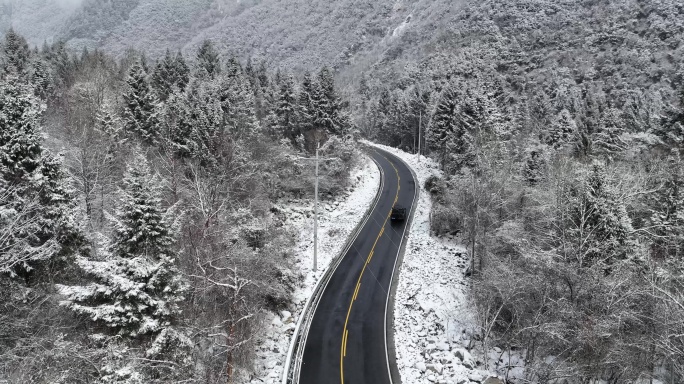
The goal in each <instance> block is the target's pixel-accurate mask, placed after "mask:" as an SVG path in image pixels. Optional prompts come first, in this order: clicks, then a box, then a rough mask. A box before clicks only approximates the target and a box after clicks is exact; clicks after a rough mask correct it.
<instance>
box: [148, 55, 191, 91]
mask: <svg viewBox="0 0 684 384" xmlns="http://www.w3.org/2000/svg"><path fill="white" fill-rule="evenodd" d="M189 76H190V69H189V68H188V65H187V64H186V63H185V58H184V57H183V54H182V53H181V52H180V51H178V53H177V54H176V55H175V56H173V55H172V54H171V52H170V51H169V50H168V49H167V50H166V54H165V55H164V57H163V58H162V59H161V60H159V61H158V62H157V65H156V66H155V68H154V72H153V73H152V79H151V81H150V85H151V86H152V87H153V88H154V90H155V92H156V94H157V97H158V98H159V99H160V100H161V101H166V99H167V98H168V97H169V94H171V92H173V90H174V88H176V89H178V90H181V91H183V90H185V87H186V86H187V85H188V81H189Z"/></svg>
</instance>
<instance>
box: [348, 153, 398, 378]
mask: <svg viewBox="0 0 684 384" xmlns="http://www.w3.org/2000/svg"><path fill="white" fill-rule="evenodd" d="M380 156H382V155H380ZM382 157H384V158H385V160H387V162H388V163H390V165H391V166H392V168H394V172H395V173H396V175H397V193H396V195H395V196H394V203H393V204H392V208H394V205H395V204H396V203H397V201H398V200H399V191H400V190H401V186H400V182H401V177H399V170H398V169H397V167H395V166H394V164H393V163H392V162H391V161H389V159H388V158H386V157H385V156H382ZM392 208H390V211H389V213H387V217H385V221H384V222H383V223H382V228H380V233H378V237H376V238H375V243H373V247H372V248H371V251H370V253H368V257H367V258H366V263H365V264H364V265H363V268H362V269H361V273H360V274H359V278H358V280H357V281H356V288H355V289H354V294H353V295H352V299H351V301H350V302H349V309H348V310H347V317H346V319H345V320H344V328H343V329H342V346H341V347H340V381H341V383H342V384H344V358H345V357H346V356H347V339H348V338H349V330H348V329H347V325H348V324H349V315H350V314H351V310H352V307H353V306H354V302H355V301H356V298H357V297H358V295H359V290H360V289H361V278H363V274H364V273H365V272H366V267H368V264H369V263H370V262H371V260H372V259H373V254H374V253H375V246H376V245H378V241H379V240H380V237H382V235H383V234H384V233H385V225H387V221H388V220H389V218H390V216H391V215H392Z"/></svg>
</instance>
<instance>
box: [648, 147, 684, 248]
mask: <svg viewBox="0 0 684 384" xmlns="http://www.w3.org/2000/svg"><path fill="white" fill-rule="evenodd" d="M666 163H667V167H666V169H667V172H668V173H667V175H666V176H665V181H664V183H663V185H662V186H661V187H660V188H659V189H658V191H656V193H654V194H653V196H652V197H651V217H650V222H651V225H652V226H653V227H654V228H655V229H654V233H655V235H656V236H655V239H654V241H653V244H652V246H651V249H652V252H653V255H654V256H655V257H656V258H658V259H664V258H669V257H674V258H681V256H682V255H684V169H683V168H682V167H683V166H684V164H682V160H681V157H680V155H679V152H678V151H672V154H671V155H670V156H669V157H668V158H667V161H666Z"/></svg>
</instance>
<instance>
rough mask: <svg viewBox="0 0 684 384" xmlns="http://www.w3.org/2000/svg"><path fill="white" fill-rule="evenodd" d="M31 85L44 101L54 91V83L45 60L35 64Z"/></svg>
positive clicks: (37, 61)
mask: <svg viewBox="0 0 684 384" xmlns="http://www.w3.org/2000/svg"><path fill="white" fill-rule="evenodd" d="M31 83H32V84H33V86H34V89H35V94H36V96H38V97H39V98H40V99H42V100H46V99H47V98H48V96H49V95H50V94H52V91H53V90H54V81H53V79H52V74H51V73H50V69H49V68H48V66H47V64H46V63H45V62H44V61H43V60H36V61H35V63H34V64H33V74H32V76H31Z"/></svg>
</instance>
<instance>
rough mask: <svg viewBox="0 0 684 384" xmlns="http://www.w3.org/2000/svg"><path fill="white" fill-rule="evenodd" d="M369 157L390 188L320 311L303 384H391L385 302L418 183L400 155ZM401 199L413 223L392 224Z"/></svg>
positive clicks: (371, 151)
mask: <svg viewBox="0 0 684 384" xmlns="http://www.w3.org/2000/svg"><path fill="white" fill-rule="evenodd" d="M368 153H369V154H370V156H372V157H373V158H374V159H375V160H376V161H377V163H378V164H379V165H380V167H381V168H382V170H383V172H384V180H385V183H384V187H383V190H382V191H381V197H380V199H379V201H378V204H377V206H376V207H375V209H374V210H373V211H372V213H371V217H370V219H369V220H368V221H367V222H366V224H365V226H364V227H363V229H362V230H361V232H359V235H358V236H357V238H356V239H355V240H354V242H353V245H352V246H351V248H350V249H349V252H347V254H346V255H344V258H343V259H342V261H341V262H340V264H339V266H338V267H337V269H336V271H335V273H334V274H333V276H332V278H331V279H330V281H329V283H328V285H327V286H326V288H325V291H324V292H323V295H322V297H321V300H320V302H319V304H318V306H317V307H316V310H315V313H314V317H313V321H312V323H311V327H310V328H309V332H308V337H307V339H306V344H305V347H304V360H303V362H302V366H301V374H300V380H299V383H301V384H337V383H339V384H345V383H346V384H389V383H390V378H389V376H390V373H389V371H388V363H387V352H386V349H385V348H386V342H385V304H386V302H387V296H388V294H389V292H390V282H391V279H392V271H393V269H394V265H395V261H396V259H397V255H398V253H399V247H400V245H401V241H402V236H403V235H404V229H405V226H406V225H407V224H408V213H409V211H410V210H411V207H412V205H413V204H414V197H415V188H416V185H415V181H414V179H413V176H412V174H411V171H410V170H409V168H408V167H407V166H405V165H404V163H402V162H401V161H399V160H398V159H397V158H396V157H395V156H394V155H392V154H390V153H388V152H385V151H382V150H380V149H374V148H371V149H369V150H368ZM395 199H396V203H397V204H398V205H401V206H403V207H405V208H407V220H405V221H402V222H391V221H390V220H389V214H390V211H391V209H392V206H393V205H394V203H395ZM407 234H408V233H407ZM340 241H343V240H342V239H341V240H340ZM389 310H390V311H391V310H392V309H391V308H390V309H389ZM390 316H391V315H390ZM345 339H346V342H345Z"/></svg>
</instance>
